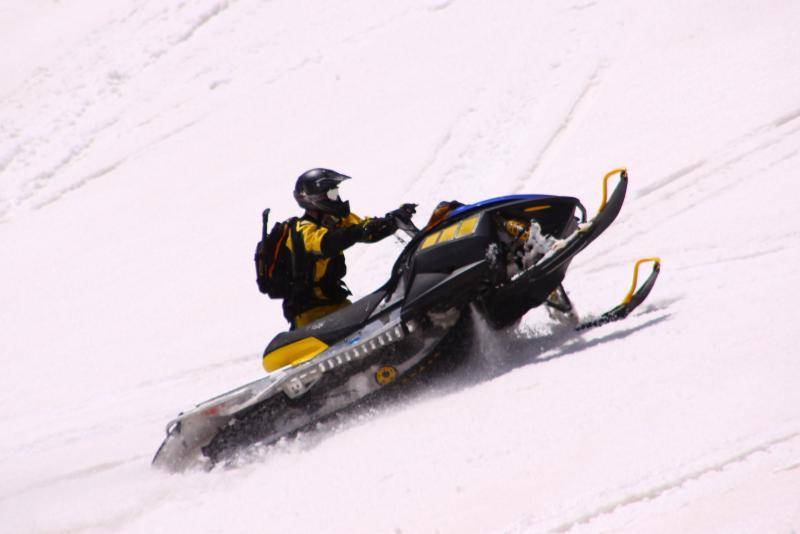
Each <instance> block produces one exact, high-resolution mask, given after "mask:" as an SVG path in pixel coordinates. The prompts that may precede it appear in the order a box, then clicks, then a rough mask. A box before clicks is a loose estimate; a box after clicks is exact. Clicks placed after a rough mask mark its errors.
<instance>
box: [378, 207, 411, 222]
mask: <svg viewBox="0 0 800 534" xmlns="http://www.w3.org/2000/svg"><path fill="white" fill-rule="evenodd" d="M416 212H417V205H416V204H403V205H402V206H400V207H399V208H397V209H396V210H394V211H390V212H389V213H387V214H386V218H387V219H389V220H390V221H394V220H395V219H399V220H400V221H402V222H404V223H406V224H409V223H411V217H412V216H413V215H414V214H415V213H416Z"/></svg>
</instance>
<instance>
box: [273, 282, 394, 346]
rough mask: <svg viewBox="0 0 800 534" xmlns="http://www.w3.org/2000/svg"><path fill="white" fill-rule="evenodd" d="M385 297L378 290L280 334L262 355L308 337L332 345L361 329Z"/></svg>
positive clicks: (384, 293)
mask: <svg viewBox="0 0 800 534" xmlns="http://www.w3.org/2000/svg"><path fill="white" fill-rule="evenodd" d="M385 296H386V291H385V290H382V289H380V290H378V291H376V292H374V293H370V294H369V295H367V296H365V297H363V298H361V299H359V300H357V301H355V302H354V303H353V304H351V305H350V306H346V307H344V308H342V309H340V310H337V311H335V312H333V313H331V314H329V315H326V316H325V317H321V318H319V319H317V320H316V321H314V322H313V323H310V324H308V325H306V326H304V327H303V328H298V329H297V330H290V331H288V332H281V333H280V334H278V335H277V336H275V337H274V338H273V339H272V341H270V343H269V345H267V348H266V350H265V351H264V355H267V354H269V353H271V352H273V351H275V350H278V349H279V348H281V347H284V346H286V345H289V344H290V343H294V342H295V341H300V340H302V339H305V338H309V337H315V338H317V339H319V340H320V341H322V342H323V343H325V344H326V345H332V344H334V343H336V342H337V341H339V340H340V339H342V338H343V337H345V336H347V335H348V334H352V333H353V332H355V331H356V330H358V329H359V328H361V327H362V326H363V325H364V323H366V322H367V318H368V317H369V316H370V314H371V313H372V311H373V310H374V309H375V308H376V307H377V306H378V304H379V303H380V301H381V300H383V298H384V297H385Z"/></svg>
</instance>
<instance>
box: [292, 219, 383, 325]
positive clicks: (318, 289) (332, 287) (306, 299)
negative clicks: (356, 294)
mask: <svg viewBox="0 0 800 534" xmlns="http://www.w3.org/2000/svg"><path fill="white" fill-rule="evenodd" d="M372 220H373V219H369V218H367V219H362V218H361V217H359V216H358V215H356V214H354V213H351V214H349V215H348V216H347V217H345V218H343V219H339V220H338V222H336V223H327V222H326V224H323V223H322V221H319V220H317V219H315V218H314V217H312V216H311V215H309V214H308V213H306V214H305V215H304V216H303V217H301V218H299V219H297V220H296V222H295V227H294V228H293V230H295V232H294V233H295V235H296V241H295V242H298V243H299V244H302V247H303V249H304V250H303V251H300V253H299V254H295V251H294V245H293V240H292V239H287V240H286V246H287V247H288V248H289V250H290V251H291V252H292V254H293V255H294V258H295V261H296V263H297V270H298V277H299V278H300V279H299V280H297V284H296V285H297V291H294V292H293V295H292V296H291V297H290V298H288V299H285V300H284V301H283V312H284V315H285V316H286V318H287V319H288V320H289V321H290V322H293V321H294V318H295V317H297V316H298V315H300V314H301V313H303V312H306V311H307V310H310V309H312V308H317V307H320V306H331V305H335V304H341V303H344V302H346V300H347V297H348V295H350V294H351V292H350V290H349V289H348V288H347V286H346V285H345V283H344V282H343V280H342V278H344V275H345V274H347V265H346V264H345V260H344V254H343V252H344V251H345V250H346V249H348V248H350V247H351V246H353V245H354V244H355V243H359V242H361V243H373V242H375V241H380V240H381V239H383V238H385V237H387V236H389V235H391V234H392V232H394V228H393V227H382V228H380V230H379V231H377V232H375V231H370V221H372Z"/></svg>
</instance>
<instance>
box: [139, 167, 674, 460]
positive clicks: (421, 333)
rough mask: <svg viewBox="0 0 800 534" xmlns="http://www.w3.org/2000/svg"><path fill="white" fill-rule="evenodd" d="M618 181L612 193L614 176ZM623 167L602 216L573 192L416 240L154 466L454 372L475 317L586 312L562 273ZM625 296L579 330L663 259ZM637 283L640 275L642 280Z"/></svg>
mask: <svg viewBox="0 0 800 534" xmlns="http://www.w3.org/2000/svg"><path fill="white" fill-rule="evenodd" d="M613 176H619V180H618V182H617V185H616V187H615V189H614V191H613V192H612V193H611V195H610V196H609V195H608V192H607V186H608V182H609V179H610V178H612V177H613ZM627 183H628V176H627V172H626V170H625V169H615V170H613V171H611V172H609V173H607V174H606V175H605V177H604V179H603V200H602V203H601V207H600V209H599V211H598V213H597V215H596V216H595V217H593V218H592V219H591V220H587V218H586V210H585V209H584V207H583V206H582V205H581V203H580V201H579V200H578V199H576V198H573V197H566V196H556V195H514V196H507V197H500V198H494V199H489V200H484V201H482V202H477V203H475V204H470V205H466V206H461V207H459V208H457V209H455V210H453V211H451V212H450V213H449V214H448V215H447V217H446V218H444V219H443V220H441V221H439V222H437V223H435V224H432V225H430V226H429V227H426V228H425V229H423V230H417V229H416V228H413V227H410V226H409V225H406V224H404V223H403V224H401V222H400V221H398V224H400V227H401V228H404V229H405V230H406V231H407V232H408V233H409V235H411V236H412V237H411V239H410V241H409V242H408V243H407V244H406V246H405V247H404V249H403V250H402V252H401V253H400V255H399V257H398V259H397V261H396V262H395V264H394V266H393V268H392V271H391V275H390V277H389V280H388V281H387V282H386V284H384V285H383V286H382V287H380V288H378V289H377V290H376V291H374V292H373V293H370V294H369V295H367V296H365V297H363V298H361V299H360V300H358V301H356V302H355V303H353V304H352V305H350V306H348V307H346V308H343V309H341V310H339V311H337V312H334V313H332V314H330V315H328V316H325V317H323V318H321V319H319V320H317V321H315V322H313V323H311V324H309V325H307V326H305V327H304V328H300V329H298V330H294V331H290V332H284V333H281V334H278V335H277V336H275V338H274V339H273V340H272V341H271V342H270V343H269V345H268V346H267V348H266V350H265V351H264V356H263V366H264V368H265V369H266V370H267V371H268V375H267V376H266V377H265V378H262V379H260V380H257V381H255V382H252V383H251V384H247V385H245V386H242V387H240V388H237V389H235V390H233V391H231V392H229V393H226V394H224V395H221V396H219V397H216V398H214V399H211V400H209V401H206V402H204V403H202V404H200V405H198V406H197V407H196V408H194V409H192V410H190V411H187V412H185V413H182V414H180V415H179V416H178V417H177V418H176V419H175V420H173V421H171V422H170V423H169V425H168V426H167V438H166V440H165V441H164V443H163V444H162V446H161V448H160V449H159V451H158V452H157V453H156V456H155V458H154V459H153V463H154V465H159V466H163V467H165V468H167V469H170V470H173V471H179V470H182V469H184V468H186V467H188V466H190V465H196V464H198V463H199V464H205V465H207V466H208V465H214V464H215V463H216V462H218V461H220V460H225V459H226V458H229V457H230V456H231V455H233V454H234V453H235V452H236V451H238V450H240V449H241V448H242V447H246V446H249V445H253V444H256V443H262V444H269V443H272V442H275V441H277V440H278V439H280V438H281V437H283V436H286V435H289V434H291V433H293V432H296V431H297V430H300V429H302V428H304V427H306V426H308V425H309V424H312V423H315V422H317V421H319V420H321V419H323V418H325V417H327V416H329V415H331V414H333V413H335V412H337V411H339V410H341V409H343V408H346V407H349V406H352V405H354V404H356V403H358V402H362V401H365V400H368V399H370V398H372V397H374V396H375V395H377V394H378V393H379V392H380V391H382V390H385V389H392V388H397V387H401V386H402V385H403V384H407V383H409V382H410V381H412V380H419V379H422V378H425V377H428V376H432V375H433V374H434V373H441V372H447V370H449V369H452V368H453V367H454V366H455V365H457V364H458V359H459V358H461V357H463V355H464V354H465V353H467V351H468V349H469V337H470V336H469V335H468V334H469V326H470V322H469V320H468V315H469V314H470V313H479V314H481V315H482V316H483V317H484V318H485V320H486V322H487V323H488V324H489V325H491V326H492V327H494V328H497V329H500V328H504V327H507V326H509V325H512V324H514V323H516V322H517V321H519V319H520V318H521V317H522V316H523V315H524V314H525V313H527V312H528V311H529V310H530V309H532V308H534V307H536V306H539V305H541V304H546V305H548V307H549V308H552V309H553V310H555V311H557V312H559V313H562V314H564V316H565V317H569V318H571V319H576V317H575V316H574V312H573V310H572V306H571V303H570V302H569V298H568V297H567V295H566V292H565V291H564V289H563V286H562V280H563V279H564V277H565V275H566V271H567V268H568V266H569V263H570V262H571V260H572V258H573V257H574V256H575V255H576V254H577V253H578V252H580V251H581V250H582V249H583V248H584V247H586V246H587V245H588V244H589V243H591V242H592V241H593V240H594V239H595V238H596V237H597V236H598V235H600V233H602V232H603V231H604V230H605V229H606V228H608V226H609V225H610V224H611V223H612V222H613V221H614V219H615V218H616V216H617V214H618V213H619V211H620V208H621V207H622V203H623V201H624V199H625V192H626V189H627ZM647 261H652V262H653V264H654V267H653V271H652V273H651V274H650V276H649V277H648V278H647V280H646V281H645V282H644V283H643V284H642V286H641V287H640V288H639V289H638V290H637V288H636V281H634V284H633V287H632V288H631V291H630V292H629V294H628V295H627V296H626V298H625V301H623V303H622V304H621V305H619V306H617V307H616V308H614V309H613V310H611V311H610V312H608V313H607V314H604V315H603V316H601V317H600V318H598V319H594V320H592V321H591V322H589V323H585V324H583V325H579V324H578V323H577V320H576V321H575V326H577V327H578V329H584V328H587V327H592V326H598V325H600V324H605V323H607V322H610V321H614V320H619V319H621V318H623V317H625V316H626V315H628V314H629V313H630V312H631V311H632V310H633V308H635V307H636V306H638V305H639V304H640V303H641V302H642V301H643V300H644V298H645V297H646V296H647V294H648V293H649V292H650V290H651V289H652V287H653V284H654V283H655V279H656V277H657V276H658V273H659V271H660V260H659V259H658V258H648V259H647V260H642V261H640V262H639V263H637V264H636V271H635V273H634V275H635V276H636V275H637V274H638V268H639V265H640V264H641V263H642V262H647ZM634 280H636V278H635V279H634Z"/></svg>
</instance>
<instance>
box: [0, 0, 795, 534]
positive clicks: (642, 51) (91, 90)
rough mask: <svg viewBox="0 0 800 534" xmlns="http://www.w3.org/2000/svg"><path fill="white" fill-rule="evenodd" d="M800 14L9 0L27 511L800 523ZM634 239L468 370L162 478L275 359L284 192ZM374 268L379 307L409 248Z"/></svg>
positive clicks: (377, 248)
mask: <svg viewBox="0 0 800 534" xmlns="http://www.w3.org/2000/svg"><path fill="white" fill-rule="evenodd" d="M799 26H800V4H797V3H796V2H789V1H778V0H773V1H767V2H755V1H753V0H736V1H733V2H728V3H726V4H725V5H722V4H720V3H719V2H711V1H700V2H698V1H688V0H678V1H674V2H669V3H664V2H636V1H633V0H621V1H617V2H603V1H599V0H598V1H591V0H571V1H565V2H544V3H542V2H536V3H532V2H523V1H508V2H502V3H501V2H493V3H480V2H469V1H466V0H464V1H450V2H448V1H440V0H437V1H424V0H417V1H414V2H401V1H399V0H398V1H384V2H380V3H375V2H365V1H347V2H336V3H311V2H288V1H281V0H279V1H274V2H263V1H261V0H227V1H226V0H198V1H193V2H183V1H180V0H158V1H156V0H150V1H147V0H138V1H134V0H119V1H117V2H114V3H108V2H100V1H94V2H88V1H87V2H81V3H80V6H79V7H77V6H75V5H68V4H67V3H63V2H55V1H45V0H34V1H27V0H25V1H23V0H10V1H8V2H5V3H4V4H3V6H1V7H0V44H2V46H3V49H4V50H7V51H14V53H13V54H4V55H3V56H2V57H0V72H2V76H0V246H1V247H2V260H1V261H0V274H1V275H2V280H3V283H2V284H0V325H2V335H0V355H1V356H2V361H3V368H2V370H3V372H2V373H0V408H1V409H2V410H1V412H0V413H2V415H0V422H2V427H3V430H4V432H3V435H4V436H5V439H4V440H3V443H2V445H0V474H2V476H0V531H2V532H107V531H125V532H152V531H165V530H181V531H200V532H245V531H248V532H249V531H252V530H254V529H255V530H258V531H270V532H271V531H275V532H279V531H289V532H309V531H310V532H392V533H394V532H437V531H438V532H514V533H516V532H548V531H558V532H565V531H569V532H597V531H620V532H675V531H685V532H792V531H794V530H800V498H798V496H799V495H800V467H799V466H800V387H798V386H797V383H798V380H799V379H800V358H798V356H800V351H798V349H797V347H796V344H795V342H794V333H795V321H796V317H797V314H796V309H797V302H798V300H799V299H800V273H798V271H797V269H796V265H797V263H798V260H800V247H798V244H800V243H799V242H800V222H798V221H799V220H800V219H798V217H797V209H798V207H799V206H800V204H798V200H797V198H798V186H797V183H796V175H797V171H796V169H797V166H798V164H800V158H798V153H800V93H798V91H797V87H798V86H800V48H798V47H797V28H798V27H799ZM620 165H625V166H627V167H628V169H629V172H630V177H631V184H630V188H629V193H628V198H627V200H626V203H625V205H624V206H623V209H622V213H621V214H620V217H619V218H618V220H617V221H616V222H615V224H614V225H613V226H612V227H611V228H610V229H609V230H608V231H607V232H606V233H605V234H603V235H602V236H601V237H600V238H599V239H598V240H597V241H595V242H594V243H592V245H590V246H589V247H588V248H587V249H586V250H585V251H584V252H582V253H581V254H580V255H579V256H578V257H577V258H576V260H575V261H574V262H573V265H572V268H571V270H570V274H569V276H568V278H567V281H566V286H567V289H568V291H569V292H570V296H571V298H572V300H573V301H574V302H575V303H576V305H577V306H578V311H579V312H581V313H583V314H584V315H586V316H588V317H590V316H592V315H595V314H597V313H599V312H601V311H604V310H605V309H606V308H608V307H609V305H610V304H614V303H616V302H617V301H618V300H620V299H621V298H622V297H623V296H624V294H625V291H626V290H627V284H628V283H629V277H630V275H631V269H632V265H633V262H634V260H635V259H637V258H640V257H648V256H653V255H658V256H660V257H661V258H662V259H663V270H662V274H661V277H660V279H659V281H658V283H657V285H656V287H655V289H654V291H653V293H652V294H651V296H650V297H649V299H648V301H647V302H646V303H645V304H643V305H642V307H641V308H640V310H637V312H636V313H635V314H633V315H632V316H631V317H629V318H628V319H627V320H626V321H624V322H621V323H615V324H611V325H607V326H605V327H603V328H601V329H598V330H594V331H590V332H587V333H585V334H582V335H574V334H571V333H569V332H568V331H567V330H566V329H565V328H564V327H562V326H560V325H558V324H557V323H555V322H553V321H552V320H551V319H549V318H548V317H547V316H546V314H545V313H543V312H541V311H539V310H534V311H533V312H531V313H530V314H529V315H528V316H526V318H525V320H524V325H523V327H522V331H521V332H520V333H517V334H516V335H510V337H503V336H499V337H498V336H493V335H489V334H488V333H487V334H486V335H485V338H484V339H482V341H481V348H480V350H479V351H477V352H476V354H474V355H473V356H472V360H471V363H470V365H471V366H472V367H471V369H472V371H471V372H467V373H464V374H463V376H462V377H461V380H460V381H450V382H448V383H447V384H443V385H442V386H441V387H439V388H438V389H435V390H433V391H430V392H427V393H425V394H423V395H420V396H419V397H417V398H414V399H411V400H408V401H405V402H403V403H402V404H400V405H398V406H393V407H385V408H382V409H380V410H379V411H377V412H369V413H365V414H362V415H359V416H353V417H351V418H349V419H347V420H345V421H343V422H342V424H341V425H339V426H338V427H336V428H326V429H323V430H321V431H318V432H310V433H306V434H303V435H301V436H300V437H299V438H298V439H296V440H293V441H287V442H282V443H280V444H278V445H277V446H275V447H272V448H271V449H269V450H267V451H261V452H258V453H257V454H255V455H254V457H253V458H249V459H248V460H246V461H242V462H241V465H239V466H238V467H235V468H231V469H217V470H214V471H212V472H209V473H206V472H191V473H188V474H184V475H168V474H166V473H162V472H159V471H155V470H152V469H151V468H150V465H149V462H150V459H151V457H152V455H153V453H154V452H155V450H156V448H157V447H158V445H159V443H160V441H161V440H162V438H163V432H164V425H165V424H166V423H167V421H169V420H170V419H171V418H172V417H174V416H175V415H176V414H177V413H178V412H179V411H180V410H181V409H185V408H187V407H189V406H191V405H192V404H194V403H197V402H200V401H202V400H205V399H207V398H209V397H212V396H214V395H216V394H218V393H221V392H223V391H226V390H229V389H231V388H233V387H235V386H238V385H240V384H243V383H245V382H247V381H251V380H253V379H255V378H258V377H259V376H261V375H262V373H263V370H262V369H261V362H260V354H261V350H262V349H263V347H264V346H265V345H266V343H267V342H268V341H269V339H270V338H271V336H272V335H273V334H274V333H276V332H278V331H279V330H281V329H283V328H284V326H285V324H284V321H283V318H282V316H281V313H280V306H279V303H277V302H275V301H267V300H265V299H264V298H263V297H262V296H261V295H260V294H259V293H258V292H257V290H256V287H255V283H254V280H253V278H254V275H253V268H252V251H253V248H254V245H255V241H256V240H257V239H258V235H259V231H260V228H259V225H260V213H261V210H262V209H263V208H264V207H267V206H269V207H270V208H272V210H273V212H272V213H273V217H275V218H285V217H288V216H290V215H292V214H295V213H296V212H297V209H296V206H295V205H294V204H293V201H292V198H291V195H290V189H291V187H292V185H293V181H294V179H295V177H296V176H297V175H298V174H300V173H301V172H302V171H304V170H306V169H308V168H311V167H316V166H329V167H332V168H334V169H337V170H340V171H342V172H345V173H347V174H348V175H350V176H353V177H354V179H353V180H352V181H350V182H348V183H347V184H345V185H343V186H342V195H343V196H344V198H347V199H349V200H350V201H351V204H352V205H353V206H354V209H355V211H356V212H358V213H360V214H365V215H371V214H382V213H385V212H386V211H389V210H391V209H393V208H395V207H397V206H398V205H399V204H400V203H402V202H408V201H413V202H417V203H419V204H420V208H419V213H420V215H419V216H417V219H418V221H417V222H418V223H421V222H422V221H423V219H424V218H425V215H426V214H427V213H429V211H430V210H431V209H432V208H433V206H435V204H436V203H437V202H438V201H439V200H442V199H447V200H450V199H454V198H455V199H459V200H461V201H465V202H468V201H475V200H480V199H482V198H486V197H489V196H495V195H506V194H514V193H554V194H565V195H571V196H577V197H579V198H581V199H582V200H583V201H584V203H585V204H586V206H587V208H588V209H589V210H590V211H593V210H594V209H596V206H597V205H599V202H600V178H601V177H602V175H603V173H604V172H606V171H608V170H610V169H612V168H615V167H618V166H620ZM399 248H400V246H399V244H398V243H397V242H396V241H393V240H386V241H384V242H382V243H380V244H377V245H372V246H361V245H359V246H357V247H356V248H354V249H353V250H351V251H350V252H349V254H348V264H349V268H350V274H349V276H348V278H347V281H348V283H349V285H350V286H351V288H353V289H354V291H355V292H356V293H357V294H364V293H365V292H367V291H370V290H372V289H374V288H375V287H377V286H378V285H379V284H380V283H382V282H383V281H384V280H385V278H386V276H387V274H388V271H389V268H390V266H391V263H392V261H393V259H394V257H395V256H396V254H397V252H398V251H399Z"/></svg>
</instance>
